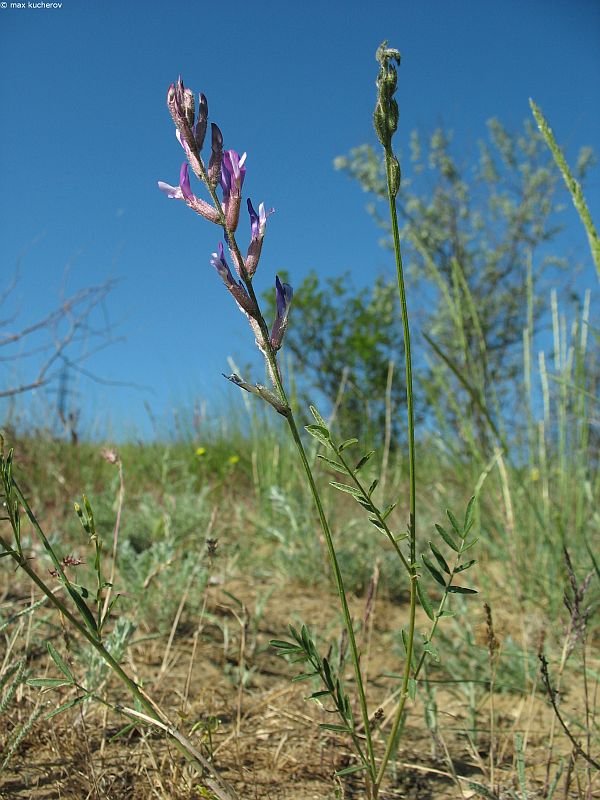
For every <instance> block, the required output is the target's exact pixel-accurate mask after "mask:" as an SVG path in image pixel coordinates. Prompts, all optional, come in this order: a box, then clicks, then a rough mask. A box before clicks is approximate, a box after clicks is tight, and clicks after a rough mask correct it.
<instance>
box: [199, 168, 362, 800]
mask: <svg viewBox="0 0 600 800" xmlns="http://www.w3.org/2000/svg"><path fill="white" fill-rule="evenodd" d="M198 177H199V178H201V180H202V181H203V182H204V184H205V185H206V187H207V188H208V190H209V192H210V195H211V198H212V201H213V203H214V206H215V209H216V210H217V213H218V216H219V222H220V224H221V226H222V227H223V230H224V231H225V233H226V236H227V242H228V245H229V247H230V249H231V250H232V251H233V253H234V255H235V256H236V261H237V264H238V265H240V273H241V278H242V280H243V281H244V284H245V286H246V289H247V291H248V295H249V296H250V298H251V300H252V301H253V302H254V304H255V308H256V314H255V315H253V317H254V319H255V320H256V322H257V323H258V326H259V328H260V331H261V334H262V339H263V341H262V343H261V344H262V347H261V350H262V352H263V353H264V355H265V358H266V361H267V365H268V370H269V373H270V375H271V378H272V381H273V384H274V387H275V390H276V392H277V395H278V396H279V400H280V401H281V404H282V408H283V411H282V413H283V414H284V416H285V418H286V420H287V423H288V426H289V429H290V432H291V435H292V438H293V439H294V442H295V444H296V448H297V450H298V454H299V456H300V459H301V461H302V465H303V467H304V471H305V473H306V477H307V480H308V484H309V487H310V491H311V494H312V496H313V500H314V503H315V506H316V509H317V513H318V515H319V520H320V523H321V528H322V530H323V534H324V536H325V541H326V544H327V552H328V555H329V561H330V564H331V569H332V572H333V576H334V580H335V585H336V589H337V592H338V596H339V599H340V604H341V607H342V614H343V617H344V626H345V628H346V631H347V633H348V642H349V646H350V653H351V657H352V662H353V665H354V674H355V679H356V686H357V691H358V698H359V704H360V711H361V717H362V724H363V728H364V731H365V739H366V746H367V762H368V763H367V764H366V766H367V769H368V778H367V781H366V783H367V792H368V796H369V798H371V797H375V796H376V793H375V789H374V786H375V778H376V771H377V766H376V762H375V751H374V748H373V738H372V734H371V726H370V721H369V712H368V707H367V698H366V692H365V686H364V681H363V676H362V671H361V667H360V653H359V651H358V646H357V644H356V637H355V635H354V627H353V624H352V617H351V615H350V609H349V607H348V600H347V596H346V589H345V587H344V580H343V577H342V572H341V569H340V565H339V562H338V558H337V554H336V551H335V546H334V543H333V537H332V535H331V529H330V527H329V523H328V521H327V517H326V515H325V511H324V509H323V503H322V501H321V497H320V494H319V490H318V488H317V485H316V483H315V479H314V476H313V474H312V470H311V468H310V464H309V462H308V458H307V456H306V451H305V449H304V445H303V443H302V439H301V437H300V432H299V430H298V426H297V424H296V420H295V418H294V414H293V412H292V409H291V406H290V403H289V401H288V398H287V394H286V391H285V388H284V386H283V382H282V380H281V375H280V372H279V367H278V364H277V353H276V348H275V347H274V346H273V344H272V343H271V338H270V336H269V330H268V327H267V323H266V321H265V319H264V317H263V315H262V313H261V311H260V306H259V303H258V300H257V297H256V293H255V291H254V287H253V285H252V276H250V275H249V274H248V272H247V270H246V269H245V266H244V259H243V257H242V255H241V252H240V249H239V246H238V244H237V242H236V239H235V234H234V233H233V231H230V230H229V229H228V227H227V221H226V218H225V214H224V213H223V210H222V208H221V204H220V202H219V199H218V197H217V193H216V190H215V188H214V186H213V185H212V184H211V182H210V180H209V179H208V173H207V172H206V169H205V168H204V165H203V163H202V161H201V160H200V175H198Z"/></svg>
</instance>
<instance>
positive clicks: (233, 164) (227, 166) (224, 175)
mask: <svg viewBox="0 0 600 800" xmlns="http://www.w3.org/2000/svg"><path fill="white" fill-rule="evenodd" d="M245 161H246V153H244V155H243V156H241V157H240V155H239V154H238V153H236V152H235V150H225V152H224V153H223V164H222V166H221V189H223V200H224V201H225V202H226V201H227V200H229V198H230V196H231V195H232V194H233V195H234V196H235V195H239V196H241V193H242V185H243V183H244V178H245V177H246V168H245V167H244V162H245Z"/></svg>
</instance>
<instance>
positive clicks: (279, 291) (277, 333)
mask: <svg viewBox="0 0 600 800" xmlns="http://www.w3.org/2000/svg"><path fill="white" fill-rule="evenodd" d="M293 295H294V290H293V289H292V287H291V286H290V285H289V283H282V282H281V281H280V280H279V275H277V276H276V277H275V302H276V305H277V316H276V317H275V322H274V323H273V328H272V329H271V345H272V347H273V350H279V348H280V347H281V343H282V341H283V335H284V333H285V329H286V327H287V319H288V314H289V313H290V305H291V302H292V297H293Z"/></svg>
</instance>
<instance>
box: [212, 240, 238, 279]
mask: <svg viewBox="0 0 600 800" xmlns="http://www.w3.org/2000/svg"><path fill="white" fill-rule="evenodd" d="M218 250H219V252H218V253H212V258H211V259H210V263H211V264H212V265H213V267H214V268H215V269H216V270H217V272H218V273H219V275H220V276H221V279H222V280H223V283H224V284H225V286H227V287H229V286H232V285H234V284H235V280H234V279H233V275H232V274H231V270H230V269H229V264H228V263H227V261H226V260H225V250H224V249H223V244H222V242H219V245H218Z"/></svg>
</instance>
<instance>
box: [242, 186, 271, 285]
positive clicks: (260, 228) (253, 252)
mask: <svg viewBox="0 0 600 800" xmlns="http://www.w3.org/2000/svg"><path fill="white" fill-rule="evenodd" d="M247 202H248V213H249V214H250V230H251V235H252V238H251V240H250V245H249V247H248V252H247V254H246V262H245V266H246V272H247V273H248V275H249V276H250V277H252V275H254V273H255V272H256V269H257V267H258V261H259V259H260V254H261V251H262V243H263V239H264V237H265V230H266V227H267V217H268V216H269V215H270V214H273V213H274V211H275V209H274V208H271V209H270V210H269V211H265V204H264V203H261V204H260V205H259V207H258V214H257V213H256V211H255V210H254V206H253V205H252V202H251V201H250V198H248V201H247Z"/></svg>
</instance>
